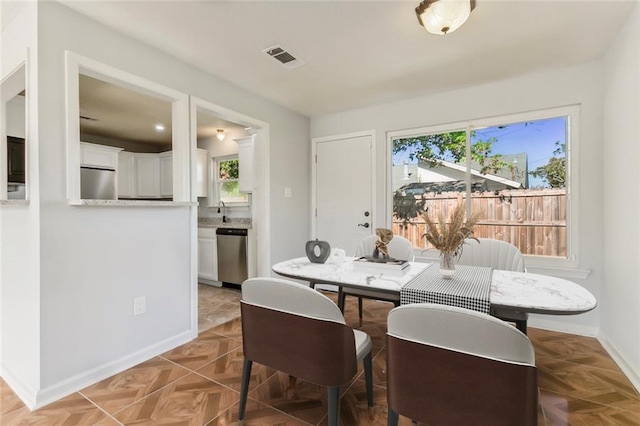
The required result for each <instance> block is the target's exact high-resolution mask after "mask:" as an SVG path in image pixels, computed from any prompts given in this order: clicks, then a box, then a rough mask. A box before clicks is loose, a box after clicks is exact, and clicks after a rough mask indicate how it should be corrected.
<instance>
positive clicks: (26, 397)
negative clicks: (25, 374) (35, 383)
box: [2, 365, 38, 408]
mask: <svg viewBox="0 0 640 426" xmlns="http://www.w3.org/2000/svg"><path fill="white" fill-rule="evenodd" d="M2 379H3V380H4V381H5V382H6V383H7V384H8V385H9V387H10V388H11V390H13V392H14V393H15V394H16V395H17V396H18V398H20V399H21V400H22V402H24V404H25V405H26V406H27V407H29V408H31V407H33V406H35V404H36V398H35V397H36V394H37V393H38V390H37V389H36V388H34V387H32V386H30V385H28V384H27V383H25V382H23V381H22V380H21V379H20V378H19V377H18V376H16V375H15V374H13V373H12V372H11V370H10V369H9V368H7V366H5V365H3V366H2Z"/></svg>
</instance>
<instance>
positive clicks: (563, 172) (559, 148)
mask: <svg viewBox="0 0 640 426" xmlns="http://www.w3.org/2000/svg"><path fill="white" fill-rule="evenodd" d="M566 152H567V145H566V144H565V143H560V141H556V149H555V150H554V151H553V155H554V156H553V157H551V158H550V159H549V162H548V163H547V164H545V165H544V166H540V167H538V168H537V169H535V170H534V171H532V172H529V174H530V175H531V176H533V177H539V178H542V179H544V180H545V181H546V182H547V183H548V184H549V186H550V187H551V188H564V187H565V184H566V177H567V156H566ZM557 155H561V157H556V156H557Z"/></svg>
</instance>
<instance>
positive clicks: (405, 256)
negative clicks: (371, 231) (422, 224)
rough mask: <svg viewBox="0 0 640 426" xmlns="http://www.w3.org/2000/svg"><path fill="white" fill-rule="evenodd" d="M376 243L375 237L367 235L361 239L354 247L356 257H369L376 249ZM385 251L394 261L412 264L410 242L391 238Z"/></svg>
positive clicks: (398, 237) (397, 236)
mask: <svg viewBox="0 0 640 426" xmlns="http://www.w3.org/2000/svg"><path fill="white" fill-rule="evenodd" d="M376 241H378V236H377V235H369V236H368V237H366V238H364V239H362V241H360V244H358V247H356V257H360V256H371V255H372V254H373V250H374V249H375V248H376ZM387 250H388V252H389V256H390V257H393V258H394V259H398V260H408V261H409V262H413V260H414V254H413V244H411V241H409V240H407V239H406V238H404V237H401V236H399V235H394V236H393V238H392V239H391V241H389V243H388V244H387Z"/></svg>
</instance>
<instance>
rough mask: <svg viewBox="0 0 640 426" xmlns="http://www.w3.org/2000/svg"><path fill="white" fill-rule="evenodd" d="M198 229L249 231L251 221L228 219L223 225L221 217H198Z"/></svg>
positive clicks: (235, 218)
mask: <svg viewBox="0 0 640 426" xmlns="http://www.w3.org/2000/svg"><path fill="white" fill-rule="evenodd" d="M198 228H240V229H251V219H250V218H244V217H232V218H228V219H227V222H225V223H223V222H222V218H221V217H199V218H198Z"/></svg>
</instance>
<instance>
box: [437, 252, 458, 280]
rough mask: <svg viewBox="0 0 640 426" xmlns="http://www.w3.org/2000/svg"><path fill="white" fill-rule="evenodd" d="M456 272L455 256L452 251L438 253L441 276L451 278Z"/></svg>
mask: <svg viewBox="0 0 640 426" xmlns="http://www.w3.org/2000/svg"><path fill="white" fill-rule="evenodd" d="M455 273H456V263H455V256H454V254H453V253H440V274H441V275H442V278H446V279H451V278H453V275H454V274H455Z"/></svg>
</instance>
